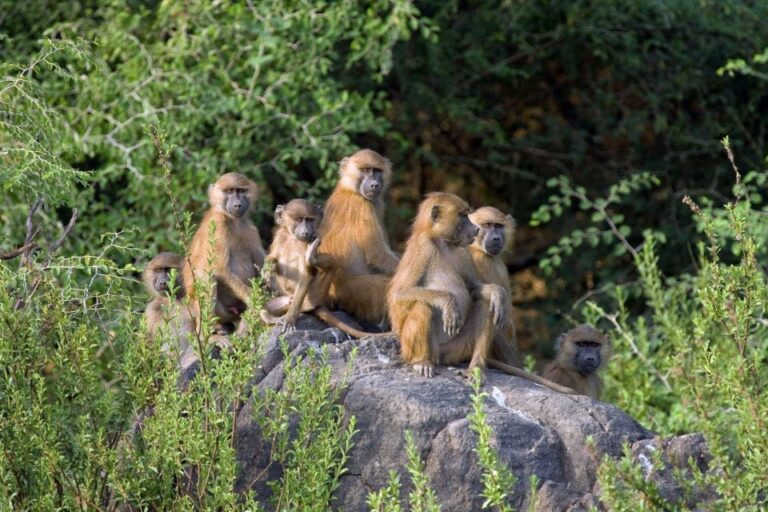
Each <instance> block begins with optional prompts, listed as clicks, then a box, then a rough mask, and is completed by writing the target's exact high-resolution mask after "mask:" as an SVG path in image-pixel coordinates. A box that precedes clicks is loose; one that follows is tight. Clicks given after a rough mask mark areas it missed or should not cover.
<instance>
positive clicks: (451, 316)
mask: <svg viewBox="0 0 768 512" xmlns="http://www.w3.org/2000/svg"><path fill="white" fill-rule="evenodd" d="M442 309H443V330H444V331H445V332H446V334H448V336H451V337H453V336H456V335H457V334H459V331H460V330H461V327H462V326H463V325H464V314H463V311H459V308H458V307H457V306H456V299H455V298H454V297H453V295H449V296H448V298H447V299H445V301H444V302H443V304H442Z"/></svg>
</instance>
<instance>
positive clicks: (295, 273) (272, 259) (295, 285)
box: [262, 199, 369, 338]
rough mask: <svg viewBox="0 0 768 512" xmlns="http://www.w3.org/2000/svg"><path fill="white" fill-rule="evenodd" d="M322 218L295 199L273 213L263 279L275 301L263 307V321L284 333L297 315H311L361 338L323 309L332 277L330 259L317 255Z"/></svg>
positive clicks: (300, 200)
mask: <svg viewBox="0 0 768 512" xmlns="http://www.w3.org/2000/svg"><path fill="white" fill-rule="evenodd" d="M322 217H323V211H322V210H321V209H320V208H319V207H317V206H315V205H313V204H312V203H310V202H308V201H304V200H303V199H294V200H292V201H290V202H289V203H288V204H286V205H278V207H277V208H276V209H275V223H276V224H277V226H278V229H277V232H276V233H275V236H274V239H273V240H272V245H270V247H269V254H268V255H267V258H266V262H267V264H266V265H265V267H267V268H270V269H271V271H270V272H269V273H268V274H267V275H266V276H265V277H266V279H267V282H268V283H269V285H270V288H271V289H272V290H273V291H275V292H276V293H277V297H275V298H273V299H272V300H270V301H269V302H268V303H267V304H266V306H265V311H263V312H262V318H263V319H264V321H265V322H267V323H276V324H279V325H280V326H281V328H282V330H283V331H285V330H293V329H294V328H295V325H296V320H297V318H298V316H299V313H312V314H314V315H315V316H316V317H318V318H319V319H321V320H323V321H324V322H325V323H327V324H329V325H331V326H333V327H337V328H339V329H341V330H342V331H344V332H346V333H347V334H349V335H350V336H354V337H356V338H360V337H362V336H365V335H367V334H369V333H365V332H362V331H360V330H358V329H355V328H354V327H352V326H350V325H348V324H347V323H345V322H343V321H342V320H340V319H338V318H336V317H335V316H333V314H332V313H331V312H330V311H328V309H326V308H325V307H324V306H323V302H324V301H325V299H326V296H327V294H328V288H329V286H330V284H331V278H332V277H333V259H332V258H331V257H330V256H329V255H327V254H323V253H319V252H318V251H317V248H318V244H319V243H320V239H319V238H318V237H317V228H318V225H319V224H320V220H321V219H322Z"/></svg>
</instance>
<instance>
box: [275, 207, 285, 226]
mask: <svg viewBox="0 0 768 512" xmlns="http://www.w3.org/2000/svg"><path fill="white" fill-rule="evenodd" d="M284 211H285V205H284V204H279V205H277V208H275V224H277V225H278V226H282V225H283V212H284Z"/></svg>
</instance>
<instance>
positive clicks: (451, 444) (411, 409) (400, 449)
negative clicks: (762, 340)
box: [236, 317, 699, 512]
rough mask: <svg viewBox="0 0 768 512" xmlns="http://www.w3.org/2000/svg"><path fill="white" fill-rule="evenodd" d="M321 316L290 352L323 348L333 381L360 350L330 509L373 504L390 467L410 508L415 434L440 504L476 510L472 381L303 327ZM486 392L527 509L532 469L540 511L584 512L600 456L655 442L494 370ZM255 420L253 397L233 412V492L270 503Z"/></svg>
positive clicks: (259, 383) (270, 365)
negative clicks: (349, 443)
mask: <svg viewBox="0 0 768 512" xmlns="http://www.w3.org/2000/svg"><path fill="white" fill-rule="evenodd" d="M318 322H319V321H317V320H315V319H306V318H304V317H302V319H301V320H300V322H299V324H298V330H297V331H295V332H292V333H289V334H287V335H286V336H285V341H286V343H287V346H288V350H289V351H290V352H291V353H292V354H294V355H297V356H302V355H303V354H305V353H306V351H307V350H308V348H309V347H311V346H315V347H319V346H321V345H326V346H327V352H328V361H329V364H330V365H331V367H332V368H333V374H334V378H335V379H336V380H337V382H338V381H340V380H341V378H342V375H343V374H344V373H345V371H346V370H347V368H348V365H349V360H350V357H351V353H352V350H353V349H354V348H355V347H356V348H357V355H356V358H355V359H354V362H353V366H352V373H351V375H349V376H348V387H347V390H346V393H345V394H344V395H343V399H342V400H343V406H344V409H345V413H346V414H347V416H348V417H349V415H354V416H355V417H356V419H357V429H358V433H357V434H356V435H355V437H354V447H353V448H352V450H351V453H350V458H349V461H348V464H347V472H346V473H345V474H344V475H343V476H342V477H341V481H340V485H339V487H338V489H337V490H336V493H335V501H334V503H333V506H332V508H333V509H343V510H345V511H363V510H368V508H367V506H366V504H365V501H366V498H367V496H368V494H369V493H370V492H371V491H375V490H378V489H380V488H382V487H384V486H386V484H387V480H388V474H389V472H390V470H395V471H397V472H399V474H400V481H401V483H402V488H401V496H400V498H401V504H402V505H403V507H404V509H405V510H407V496H408V493H409V491H410V490H411V484H410V478H409V477H408V475H407V472H406V470H405V465H406V463H407V457H406V452H405V437H404V434H405V432H406V431H411V432H412V433H413V437H414V440H415V442H416V445H417V446H418V448H419V450H420V452H421V455H422V458H423V460H424V463H425V468H426V474H427V475H428V476H429V478H430V482H431V486H432V488H433V489H434V490H435V493H436V495H437V498H438V500H439V502H440V504H441V506H442V509H443V510H446V511H450V510H479V509H480V508H481V505H482V503H483V499H482V497H481V496H480V493H481V491H482V483H481V471H480V468H479V466H478V463H477V457H476V455H475V453H474V451H473V449H474V446H475V435H474V433H473V432H472V431H471V430H470V427H469V422H468V420H467V415H468V414H469V413H470V412H471V402H470V395H471V387H470V385H469V382H468V381H467V380H466V378H465V377H463V375H461V374H460V372H459V370H458V369H456V368H449V367H440V368H439V369H438V372H437V375H436V376H435V377H434V378H432V379H424V378H421V377H417V376H416V375H414V374H413V373H412V372H411V370H410V368H408V367H407V366H406V365H404V364H402V363H401V362H400V359H399V345H398V343H397V340H396V339H394V338H392V337H385V336H382V337H369V338H365V339H362V340H348V338H347V336H346V335H344V334H343V333H342V332H341V331H339V330H337V329H327V328H326V329H323V330H305V329H307V328H308V327H311V328H313V329H314V328H316V327H322V325H318ZM277 340H278V337H277V336H276V334H274V333H273V334H272V335H271V337H270V339H269V341H268V342H267V346H266V351H265V356H264V358H263V360H262V364H261V366H260V368H259V369H257V370H256V372H255V375H254V380H253V384H254V386H255V387H254V389H255V391H254V392H259V390H264V389H267V388H269V389H275V390H279V389H281V387H282V384H283V367H282V364H283V352H282V350H281V349H280V346H279V343H278V341H277ZM483 391H485V392H486V393H487V394H488V397H487V399H486V401H485V407H486V413H487V418H488V421H489V423H490V425H491V427H492V430H493V432H494V437H493V440H492V442H493V444H494V446H495V447H496V449H497V451H498V453H499V456H500V458H501V460H502V462H503V463H504V464H506V465H507V466H508V467H509V468H510V469H511V470H512V471H513V472H514V474H515V475H516V477H517V483H516V485H515V488H514V490H513V491H512V492H511V493H509V496H510V504H511V505H512V506H513V507H515V508H516V509H525V508H526V507H527V506H528V496H527V494H528V492H529V488H530V478H531V477H532V476H533V475H536V476H537V477H538V480H539V482H541V484H540V485H541V486H540V491H539V493H538V498H537V500H536V505H535V507H534V509H535V510H537V511H542V512H543V511H556V510H557V511H559V510H571V511H577V510H589V508H590V507H591V506H594V505H596V504H597V499H596V497H595V495H594V491H593V488H594V487H595V479H596V471H597V467H598V465H599V461H600V460H601V458H602V457H603V455H606V454H607V455H610V456H614V457H618V456H620V455H621V453H622V445H623V444H624V443H629V444H630V445H633V446H634V447H637V449H638V450H641V449H642V447H643V446H650V445H649V444H647V443H653V442H656V441H655V438H654V435H653V433H652V432H650V431H648V430H646V429H645V428H643V427H642V426H641V425H640V424H638V423H637V422H636V421H635V420H633V419H632V418H630V417H629V416H627V415H626V414H625V413H624V412H622V411H621V410H619V409H618V408H616V407H614V406H612V405H610V404H607V403H603V402H598V401H595V400H592V399H590V398H588V397H585V396H568V395H562V394H559V393H557V392H554V391H551V390H549V389H548V388H545V387H543V386H540V385H538V384H534V383H532V382H529V381H527V380H525V379H522V378H518V377H512V376H508V375H505V374H502V373H500V372H497V371H487V373H486V380H485V383H484V385H483ZM253 418H254V411H253V404H252V402H251V401H250V400H249V402H248V403H246V405H245V406H244V407H243V408H242V410H241V411H240V413H239V415H238V418H237V430H236V449H237V457H238V462H239V464H240V467H241V471H240V475H239V477H238V480H237V485H236V489H237V491H238V492H244V491H246V490H247V489H248V488H250V489H253V490H254V491H255V492H256V494H257V495H258V496H259V497H260V499H267V497H268V496H269V492H270V490H269V489H268V487H267V485H266V484H267V482H268V481H270V480H273V479H275V478H279V476H280V469H279V468H277V467H275V465H274V464H272V465H270V461H269V446H267V445H266V443H265V440H264V439H262V438H261V435H260V432H259V427H258V424H257V422H256V421H255V420H254V419H253ZM588 439H591V443H588V442H587V440H588ZM643 443H646V444H643ZM697 443H698V442H693V441H691V444H690V446H691V449H690V450H689V449H688V448H687V446H689V445H688V444H686V442H685V441H683V440H673V441H670V442H669V443H668V444H667V445H666V449H667V452H668V453H669V456H670V457H672V458H675V459H677V460H681V459H682V460H685V459H686V458H687V456H688V454H689V453H692V452H691V450H693V452H696V449H698V447H699V445H698V444H697ZM670 492H674V489H672V488H670Z"/></svg>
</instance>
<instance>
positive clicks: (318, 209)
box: [312, 203, 325, 219]
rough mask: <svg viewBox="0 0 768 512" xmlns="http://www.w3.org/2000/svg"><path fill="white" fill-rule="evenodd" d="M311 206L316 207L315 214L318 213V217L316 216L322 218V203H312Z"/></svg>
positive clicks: (323, 213)
mask: <svg viewBox="0 0 768 512" xmlns="http://www.w3.org/2000/svg"><path fill="white" fill-rule="evenodd" d="M312 206H314V207H315V208H317V214H318V215H319V217H318V218H319V219H322V218H323V215H325V210H323V205H321V204H316V203H312Z"/></svg>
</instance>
